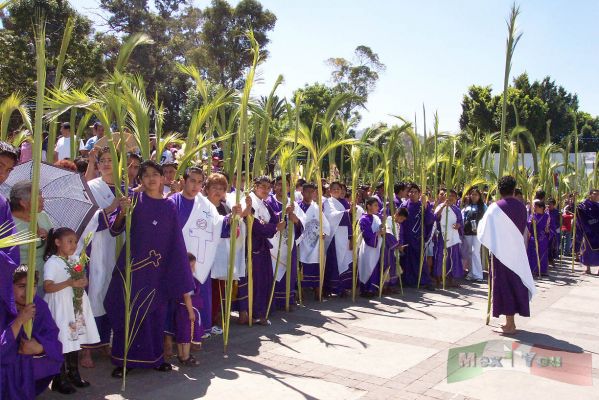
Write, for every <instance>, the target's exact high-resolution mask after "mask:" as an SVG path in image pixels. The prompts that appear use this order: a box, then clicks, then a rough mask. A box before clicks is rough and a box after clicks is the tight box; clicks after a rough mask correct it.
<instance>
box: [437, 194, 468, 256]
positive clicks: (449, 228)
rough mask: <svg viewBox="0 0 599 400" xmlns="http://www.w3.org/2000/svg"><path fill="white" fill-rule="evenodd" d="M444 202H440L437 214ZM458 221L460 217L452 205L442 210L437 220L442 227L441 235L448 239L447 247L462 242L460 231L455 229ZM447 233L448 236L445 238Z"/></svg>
mask: <svg viewBox="0 0 599 400" xmlns="http://www.w3.org/2000/svg"><path fill="white" fill-rule="evenodd" d="M443 205H444V204H439V205H438V206H437V208H436V209H435V215H436V214H437V213H438V212H439V210H441V207H443ZM457 222H458V217H457V216H456V215H455V212H453V209H452V208H451V207H450V206H447V207H445V208H444V209H443V211H441V215H440V220H439V221H438V222H437V223H438V224H439V226H440V227H441V235H442V237H443V239H444V240H445V239H447V247H451V246H455V245H456V244H460V243H462V239H460V231H459V230H457V229H453V225H454V224H455V223H457ZM445 233H447V238H445Z"/></svg>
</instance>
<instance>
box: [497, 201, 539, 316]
mask: <svg viewBox="0 0 599 400" xmlns="http://www.w3.org/2000/svg"><path fill="white" fill-rule="evenodd" d="M497 205H498V206H499V208H501V210H502V211H503V212H504V213H505V214H506V215H507V216H508V218H509V219H510V220H511V221H512V222H513V223H514V225H516V227H517V228H518V230H519V231H520V232H522V234H524V230H525V229H526V218H527V213H526V207H525V206H524V204H523V203H522V202H521V201H520V200H518V199H516V198H515V197H508V198H505V199H501V200H499V201H497ZM492 263H493V284H492V288H493V316H494V317H496V318H497V317H499V316H500V315H515V314H520V315H521V316H523V317H530V304H529V301H528V289H527V288H526V286H524V284H523V283H522V280H521V279H520V277H519V276H518V275H517V274H516V273H515V272H514V271H512V270H511V269H509V268H508V267H506V266H505V265H503V264H502V263H501V261H499V260H498V259H497V258H496V257H495V256H493V260H492Z"/></svg>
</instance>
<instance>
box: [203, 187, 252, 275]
mask: <svg viewBox="0 0 599 400" xmlns="http://www.w3.org/2000/svg"><path fill="white" fill-rule="evenodd" d="M231 194H232V196H230V195H231ZM235 200H236V199H235V192H233V193H229V194H227V196H226V201H227V205H228V206H229V208H233V206H234V205H235ZM241 206H242V208H245V201H242V202H241ZM238 227H239V236H238V237H237V239H236V240H235V265H234V266H233V280H239V278H241V277H244V276H245V238H246V235H247V228H246V226H245V222H244V221H243V220H242V219H240V220H239V225H238ZM233 234H234V233H233V232H231V235H233ZM230 250H231V239H230V238H227V239H223V240H221V241H220V243H219V244H218V246H217V249H216V257H214V264H212V272H211V277H212V278H213V279H221V280H226V279H227V275H228V274H229V252H230Z"/></svg>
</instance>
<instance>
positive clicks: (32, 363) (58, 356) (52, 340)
mask: <svg viewBox="0 0 599 400" xmlns="http://www.w3.org/2000/svg"><path fill="white" fill-rule="evenodd" d="M6 271H8V270H6V269H5V270H3V273H2V275H1V276H0V278H1V279H2V280H3V283H4V282H6V281H8V282H10V283H12V285H11V286H12V288H11V289H12V293H2V294H0V296H1V297H2V301H1V302H0V343H1V346H0V352H1V354H0V399H3V400H4V399H6V400H11V399H12V400H29V399H34V398H35V396H37V395H39V394H40V393H42V392H43V391H44V390H45V389H46V388H47V387H48V384H49V383H50V381H51V380H52V378H53V377H54V376H55V375H57V374H58V373H59V372H60V367H61V365H62V363H63V356H62V344H61V343H60V341H59V340H58V331H59V330H58V327H57V326H56V323H55V322H54V320H53V319H52V314H50V310H49V309H48V305H47V304H46V302H45V301H44V300H42V299H41V298H39V297H38V296H35V297H34V298H33V304H29V305H25V292H26V286H27V266H25V265H23V266H20V267H19V268H17V269H16V270H15V272H14V275H12V276H8V274H5V273H4V272H6ZM36 278H37V275H36ZM36 283H37V282H36ZM35 287H36V286H35V285H34V288H35ZM32 318H33V328H32V339H31V340H27V338H26V336H25V332H24V330H23V325H24V323H25V322H26V321H28V320H29V319H32Z"/></svg>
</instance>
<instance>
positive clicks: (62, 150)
mask: <svg viewBox="0 0 599 400" xmlns="http://www.w3.org/2000/svg"><path fill="white" fill-rule="evenodd" d="M78 150H85V146H84V145H83V140H80V141H79V149H78ZM54 151H55V152H57V153H58V160H64V159H65V158H68V159H70V158H71V137H68V138H65V137H64V136H61V137H59V138H58V140H57V141H56V147H55V148H54ZM77 155H78V154H77Z"/></svg>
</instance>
